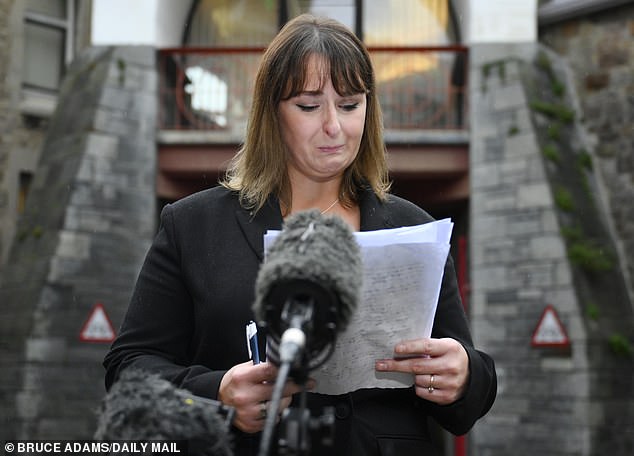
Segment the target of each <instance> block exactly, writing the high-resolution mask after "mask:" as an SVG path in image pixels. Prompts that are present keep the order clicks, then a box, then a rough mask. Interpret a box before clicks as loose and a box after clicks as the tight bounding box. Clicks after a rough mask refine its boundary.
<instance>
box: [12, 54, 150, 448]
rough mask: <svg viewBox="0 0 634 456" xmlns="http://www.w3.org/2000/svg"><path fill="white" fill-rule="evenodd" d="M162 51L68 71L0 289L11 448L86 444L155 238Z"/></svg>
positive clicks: (104, 57)
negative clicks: (99, 311) (101, 320)
mask: <svg viewBox="0 0 634 456" xmlns="http://www.w3.org/2000/svg"><path fill="white" fill-rule="evenodd" d="M156 100H157V75H156V70H155V50H154V49H152V48H145V47H126V48H93V49H89V50H88V51H87V52H85V53H84V54H83V55H82V56H80V57H79V58H78V59H77V60H76V61H75V62H74V63H73V65H72V67H71V69H70V70H69V72H68V74H67V75H66V77H65V79H64V83H63V85H62V88H61V91H60V96H59V103H58V107H57V110H56V112H55V114H54V115H53V118H52V119H51V124H50V128H49V130H48V135H47V138H46V140H45V142H44V146H43V150H42V153H41V156H42V159H41V161H40V164H39V166H38V169H37V172H36V175H35V180H34V182H33V184H32V189H31V192H30V193H29V197H28V201H27V208H26V212H25V214H24V216H23V217H22V220H21V221H20V223H19V226H18V232H17V237H16V240H15V242H14V245H13V248H12V251H11V255H10V258H9V264H10V267H8V268H7V269H6V270H5V271H4V274H3V275H2V283H1V284H0V302H1V303H2V305H1V306H0V385H1V390H0V409H1V410H2V411H3V413H2V416H1V418H0V420H1V422H0V430H1V431H0V433H2V436H1V437H2V438H3V439H9V438H14V439H15V438H24V439H26V438H28V439H47V438H49V439H75V438H77V439H79V438H90V437H91V436H92V433H93V432H94V427H95V425H96V417H95V410H96V408H97V406H98V404H99V401H100V400H101V398H102V397H103V395H104V393H105V391H104V386H103V376H104V370H103V367H102V366H101V359H102V358H103V355H104V354H105V352H106V350H107V348H108V344H106V343H89V342H84V341H81V340H80V339H79V335H80V332H81V329H82V326H83V325H84V323H85V321H86V319H87V318H88V317H89V315H90V312H91V310H92V309H93V307H94V306H95V305H96V304H97V303H101V304H102V305H103V306H104V309H105V311H106V313H107V314H108V316H109V317H110V319H111V320H112V321H113V323H114V326H115V330H116V329H117V328H116V327H117V325H118V323H119V322H120V321H121V316H122V312H123V311H124V310H125V308H126V307H127V301H128V299H129V296H130V293H131V289H132V286H133V284H134V280H135V278H136V275H137V274H138V270H139V268H140V265H141V262H142V260H143V258H144V255H145V253H146V251H147V248H148V245H149V242H150V240H151V239H152V237H153V235H154V232H155V226H154V225H155V220H156V214H155V189H154V187H155V173H156V165H155V163H156V140H155V128H156V126H155V120H156V112H157V106H156V102H157V101H156Z"/></svg>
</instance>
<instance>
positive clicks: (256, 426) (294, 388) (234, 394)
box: [218, 361, 311, 433]
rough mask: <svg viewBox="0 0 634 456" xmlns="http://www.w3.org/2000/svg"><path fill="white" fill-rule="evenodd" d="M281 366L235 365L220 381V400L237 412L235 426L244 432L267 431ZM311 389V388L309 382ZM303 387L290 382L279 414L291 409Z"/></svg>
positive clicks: (246, 363) (286, 386) (269, 364)
mask: <svg viewBox="0 0 634 456" xmlns="http://www.w3.org/2000/svg"><path fill="white" fill-rule="evenodd" d="M277 370H278V369H277V367H276V366H275V365H273V364H271V363H260V364H253V362H252V361H247V362H245V363H242V364H238V365H236V366H233V367H232V368H231V369H229V370H228V371H227V373H226V374H225V375H224V376H223V377H222V380H221V381H220V389H219V390H218V400H219V401H221V402H222V403H224V404H226V405H228V406H231V407H233V408H234V409H235V419H234V421H233V425H234V426H236V427H237V428H238V429H240V430H241V431H244V432H248V433H253V432H259V431H261V430H262V429H263V428H264V423H265V421H266V414H267V413H272V412H271V411H270V410H269V409H268V408H269V401H270V400H271V396H272V395H273V387H274V385H275V380H276V378H277ZM307 387H309V388H310V387H311V382H310V381H309V382H308V385H307ZM301 390H302V388H301V387H300V386H299V385H297V384H295V383H293V382H292V381H287V382H286V385H285V387H284V390H283V393H282V400H281V401H280V408H279V410H277V411H276V412H275V413H277V414H278V415H279V414H281V413H282V411H284V409H285V408H287V407H288V406H289V405H290V403H291V399H292V395H293V394H295V393H298V392H300V391H301Z"/></svg>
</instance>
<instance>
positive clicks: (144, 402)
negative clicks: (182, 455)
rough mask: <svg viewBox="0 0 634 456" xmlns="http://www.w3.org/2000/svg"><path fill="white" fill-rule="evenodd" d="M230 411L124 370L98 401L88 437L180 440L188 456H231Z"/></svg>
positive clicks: (144, 374) (138, 372)
mask: <svg viewBox="0 0 634 456" xmlns="http://www.w3.org/2000/svg"><path fill="white" fill-rule="evenodd" d="M234 412H235V411H234V409H233V408H232V407H227V406H225V405H224V404H222V403H221V402H218V401H214V400H211V399H207V398H204V397H200V396H195V395H193V394H192V393H190V392H189V391H187V390H184V389H180V388H177V387H176V386H174V385H173V384H172V383H171V382H169V381H167V380H165V379H163V378H161V377H159V376H158V375H157V374H149V373H147V372H144V371H142V370H136V369H127V370H125V371H123V372H122V374H121V376H120V378H119V380H118V381H117V382H116V383H114V384H113V385H112V387H111V388H110V391H109V392H108V394H106V396H105V397H104V398H103V400H102V401H101V404H100V406H99V409H98V423H97V430H96V431H95V434H94V438H95V439H96V440H108V441H113V440H130V441H155V440H162V441H165V440H171V441H186V442H187V454H189V455H197V456H232V455H233V450H232V449H231V441H230V434H229V428H230V425H231V421H232V420H233V415H234ZM118 454H121V455H124V453H118ZM130 454H132V453H130Z"/></svg>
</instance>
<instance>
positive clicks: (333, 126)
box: [324, 106, 341, 136]
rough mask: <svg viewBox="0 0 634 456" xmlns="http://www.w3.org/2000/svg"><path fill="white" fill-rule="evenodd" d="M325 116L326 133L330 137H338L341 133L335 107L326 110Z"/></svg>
mask: <svg viewBox="0 0 634 456" xmlns="http://www.w3.org/2000/svg"><path fill="white" fill-rule="evenodd" d="M324 116H325V118H324V131H325V132H326V134H327V135H328V136H337V135H338V134H339V132H340V131H341V124H340V123H339V115H338V113H337V108H336V107H335V106H331V107H329V108H328V109H326V111H325V114H324Z"/></svg>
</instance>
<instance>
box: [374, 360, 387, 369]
mask: <svg viewBox="0 0 634 456" xmlns="http://www.w3.org/2000/svg"><path fill="white" fill-rule="evenodd" d="M375 368H376V370H385V369H387V363H386V362H384V361H377V362H376V363H375Z"/></svg>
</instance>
